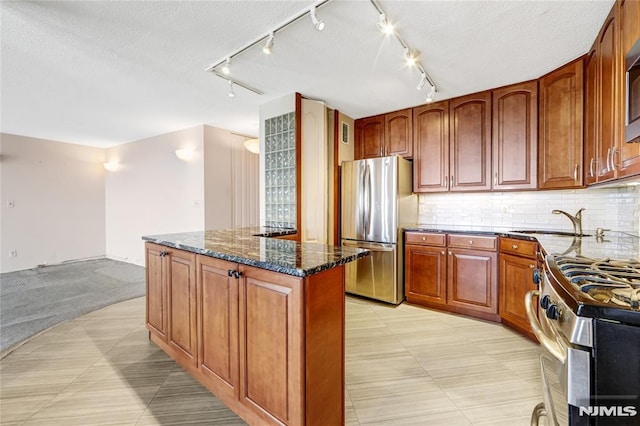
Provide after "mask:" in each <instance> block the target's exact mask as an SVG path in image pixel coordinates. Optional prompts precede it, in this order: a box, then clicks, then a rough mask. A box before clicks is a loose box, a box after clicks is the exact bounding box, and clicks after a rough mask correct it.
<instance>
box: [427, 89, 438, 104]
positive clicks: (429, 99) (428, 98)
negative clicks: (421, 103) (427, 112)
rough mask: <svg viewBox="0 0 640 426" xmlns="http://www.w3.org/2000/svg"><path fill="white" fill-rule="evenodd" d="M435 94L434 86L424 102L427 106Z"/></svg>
mask: <svg viewBox="0 0 640 426" xmlns="http://www.w3.org/2000/svg"><path fill="white" fill-rule="evenodd" d="M435 94H436V88H435V87H434V86H431V89H430V90H429V93H427V99H426V102H427V103H428V104H430V103H431V102H433V97H434V96H435Z"/></svg>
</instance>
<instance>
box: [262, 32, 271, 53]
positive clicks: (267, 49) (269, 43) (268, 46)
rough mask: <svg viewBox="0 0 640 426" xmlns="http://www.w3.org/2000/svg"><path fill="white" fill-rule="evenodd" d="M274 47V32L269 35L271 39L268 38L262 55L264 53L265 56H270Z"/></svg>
mask: <svg viewBox="0 0 640 426" xmlns="http://www.w3.org/2000/svg"><path fill="white" fill-rule="evenodd" d="M272 47H273V32H271V33H270V34H269V38H267V42H266V43H265V45H264V47H263V48H262V53H264V54H265V55H270V54H271V48H272Z"/></svg>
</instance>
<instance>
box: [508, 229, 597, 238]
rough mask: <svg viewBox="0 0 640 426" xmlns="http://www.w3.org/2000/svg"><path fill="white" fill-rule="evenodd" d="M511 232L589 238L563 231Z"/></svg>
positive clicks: (530, 230) (521, 230)
mask: <svg viewBox="0 0 640 426" xmlns="http://www.w3.org/2000/svg"><path fill="white" fill-rule="evenodd" d="M511 232H518V233H520V234H545V235H557V236H561V237H590V236H591V235H590V234H574V233H573V232H565V231H550V230H546V229H518V230H514V231H511Z"/></svg>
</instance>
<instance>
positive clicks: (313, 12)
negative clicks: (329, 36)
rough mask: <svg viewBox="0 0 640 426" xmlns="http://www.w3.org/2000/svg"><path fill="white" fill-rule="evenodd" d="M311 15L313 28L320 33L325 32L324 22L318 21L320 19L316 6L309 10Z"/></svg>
mask: <svg viewBox="0 0 640 426" xmlns="http://www.w3.org/2000/svg"><path fill="white" fill-rule="evenodd" d="M309 15H311V22H312V23H313V26H314V27H316V30H318V31H322V30H324V22H323V21H320V20H319V19H318V17H317V16H316V7H315V6H312V7H311V9H310V10H309Z"/></svg>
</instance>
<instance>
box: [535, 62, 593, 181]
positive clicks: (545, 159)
mask: <svg viewBox="0 0 640 426" xmlns="http://www.w3.org/2000/svg"><path fill="white" fill-rule="evenodd" d="M582 72H583V63H582V60H577V61H574V62H571V63H569V64H567V65H565V66H564V67H562V68H559V69H557V70H556V71H553V72H551V73H549V74H547V75H545V76H544V77H542V78H540V80H539V85H538V89H539V92H538V95H539V98H540V101H539V133H538V188H539V189H563V188H578V187H581V186H582V174H583V173H582V162H583V160H582V115H583V114H582V108H583V100H582V95H583V89H582V84H583V75H582Z"/></svg>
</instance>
